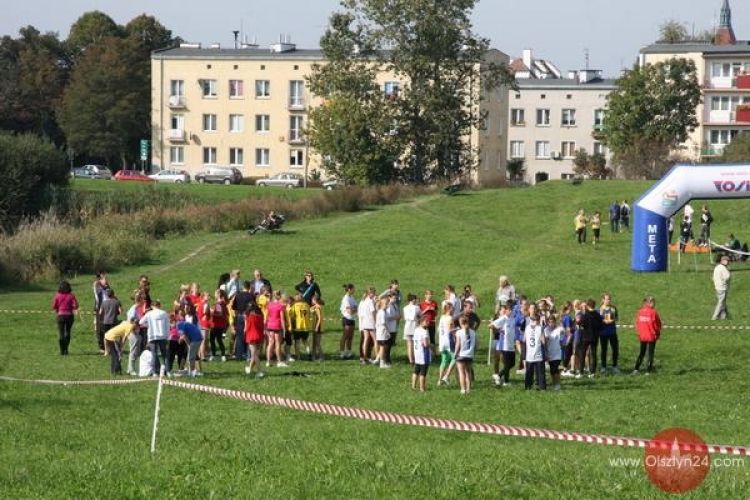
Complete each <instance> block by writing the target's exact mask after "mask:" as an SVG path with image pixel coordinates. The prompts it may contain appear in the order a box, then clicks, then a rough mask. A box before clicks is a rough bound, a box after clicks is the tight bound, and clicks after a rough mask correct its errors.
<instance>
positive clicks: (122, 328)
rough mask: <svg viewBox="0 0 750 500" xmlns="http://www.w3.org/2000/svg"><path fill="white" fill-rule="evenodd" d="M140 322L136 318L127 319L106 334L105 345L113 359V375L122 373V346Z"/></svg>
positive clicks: (111, 367) (111, 364) (111, 366)
mask: <svg viewBox="0 0 750 500" xmlns="http://www.w3.org/2000/svg"><path fill="white" fill-rule="evenodd" d="M137 324H138V322H137V321H136V320H128V319H126V320H125V321H123V322H122V323H120V324H119V325H116V326H114V327H112V328H110V329H109V330H107V331H106V333H105V334H104V346H105V349H106V350H107V352H109V357H110V360H111V363H110V371H111V373H112V375H122V365H121V363H120V360H121V358H122V346H123V344H124V343H125V340H126V339H127V338H128V337H129V336H130V334H131V333H133V330H135V328H136V326H137Z"/></svg>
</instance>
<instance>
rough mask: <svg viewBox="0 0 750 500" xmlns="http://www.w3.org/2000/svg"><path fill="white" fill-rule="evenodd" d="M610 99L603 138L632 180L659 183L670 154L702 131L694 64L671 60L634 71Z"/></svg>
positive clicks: (600, 134)
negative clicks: (692, 135)
mask: <svg viewBox="0 0 750 500" xmlns="http://www.w3.org/2000/svg"><path fill="white" fill-rule="evenodd" d="M616 83H617V89H616V90H614V91H612V92H611V93H610V94H609V96H607V103H608V111H607V119H606V120H605V122H604V127H603V129H602V131H601V132H600V133H599V135H598V137H601V140H602V142H603V143H604V144H606V145H607V146H609V148H610V149H611V150H612V152H613V155H614V157H613V160H614V163H615V164H617V165H622V167H623V172H624V174H625V176H626V177H628V178H644V177H645V178H656V177H658V176H659V175H660V173H662V170H663V163H664V162H665V161H667V160H668V158H669V153H670V151H673V150H675V149H677V147H678V145H679V144H680V143H682V142H684V141H685V140H686V139H687V137H688V134H689V133H690V132H692V131H693V130H695V128H696V127H697V126H698V120H697V118H696V114H695V110H696V107H697V106H698V104H699V103H700V86H699V85H698V78H697V76H696V68H695V63H693V62H692V61H689V60H686V59H683V58H672V59H669V60H667V61H663V62H659V63H656V64H647V65H645V66H638V65H636V66H634V67H633V69H631V70H629V71H627V72H626V73H625V74H624V75H623V76H622V77H620V78H619V79H618V80H617V82H616Z"/></svg>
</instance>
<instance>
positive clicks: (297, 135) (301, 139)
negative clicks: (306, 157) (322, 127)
mask: <svg viewBox="0 0 750 500" xmlns="http://www.w3.org/2000/svg"><path fill="white" fill-rule="evenodd" d="M287 138H288V142H289V144H304V143H305V136H304V135H303V134H302V131H301V130H294V129H293V130H290V131H289V135H288V136H287Z"/></svg>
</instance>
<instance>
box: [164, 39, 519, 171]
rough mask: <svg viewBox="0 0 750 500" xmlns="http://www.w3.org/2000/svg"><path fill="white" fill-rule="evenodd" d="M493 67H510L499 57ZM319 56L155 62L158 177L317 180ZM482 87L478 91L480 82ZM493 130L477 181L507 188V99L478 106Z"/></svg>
mask: <svg viewBox="0 0 750 500" xmlns="http://www.w3.org/2000/svg"><path fill="white" fill-rule="evenodd" d="M487 58H488V59H491V60H493V61H499V62H505V63H507V62H508V61H509V58H508V56H507V55H505V54H503V53H502V52H500V51H497V50H491V51H490V52H489V53H488V54H487ZM323 62H324V59H323V55H322V53H321V51H320V50H309V49H297V48H296V46H295V45H294V44H292V43H289V42H288V41H280V42H279V43H275V44H272V45H271V46H270V47H268V48H258V47H257V46H246V45H242V46H240V47H239V48H221V47H219V46H217V45H212V46H209V47H206V48H204V47H201V46H200V45H199V44H182V45H181V46H180V47H179V48H172V49H165V50H160V51H156V52H154V53H153V54H152V56H151V70H152V73H151V74H152V84H151V87H152V88H151V103H152V107H151V120H152V165H153V168H157V169H158V168H178V169H182V170H186V171H188V172H189V173H190V174H191V175H194V174H195V173H196V172H198V171H200V170H202V169H204V168H206V167H211V166H231V167H236V168H238V169H239V170H240V171H241V172H242V174H243V176H244V177H250V178H263V177H268V176H271V175H273V174H275V173H279V172H288V171H291V172H298V173H300V174H309V173H310V172H311V171H312V170H313V169H318V170H319V169H320V157H319V155H318V154H317V153H316V152H315V151H313V150H312V149H311V148H310V146H309V144H308V142H307V140H306V139H305V134H304V131H305V128H306V126H307V119H308V110H309V109H311V108H312V107H314V106H317V105H319V104H320V99H319V98H318V97H316V96H314V95H312V94H311V93H310V91H309V90H308V89H307V87H306V82H305V76H306V75H308V74H310V72H311V70H312V65H313V64H315V63H323ZM378 82H379V84H380V85H381V86H382V88H383V92H385V93H386V94H397V93H398V92H399V89H400V88H401V87H402V86H403V82H401V81H399V80H398V79H397V78H395V77H394V75H393V74H388V73H385V72H383V73H382V74H380V75H379V76H378ZM477 84H478V82H477ZM475 107H476V110H477V112H479V113H485V112H486V113H487V119H486V120H485V124H486V126H485V127H483V128H482V129H481V130H479V129H475V130H472V133H471V134H470V135H469V137H467V138H466V140H467V141H470V142H471V144H472V145H473V146H476V147H477V148H479V151H480V153H479V160H480V163H479V166H478V168H477V169H476V170H475V171H474V172H473V175H472V180H473V181H474V182H476V183H478V184H498V183H502V182H503V181H504V179H505V165H506V156H507V155H506V144H507V122H506V121H505V116H506V115H507V90H505V89H498V90H496V91H494V92H493V93H492V95H483V96H482V99H480V100H479V102H478V104H476V106H475Z"/></svg>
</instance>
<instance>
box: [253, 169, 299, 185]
mask: <svg viewBox="0 0 750 500" xmlns="http://www.w3.org/2000/svg"><path fill="white" fill-rule="evenodd" d="M255 185H256V186H281V187H286V188H296V187H302V176H301V175H299V174H294V173H291V172H282V173H280V174H276V175H272V176H271V177H269V178H267V179H258V180H257V181H255Z"/></svg>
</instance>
